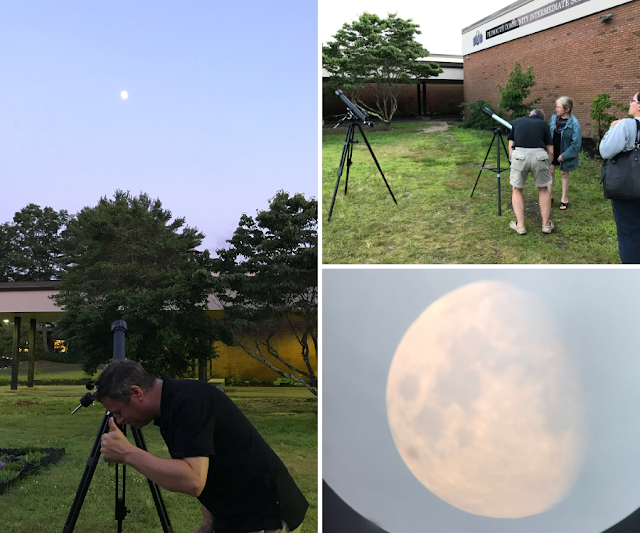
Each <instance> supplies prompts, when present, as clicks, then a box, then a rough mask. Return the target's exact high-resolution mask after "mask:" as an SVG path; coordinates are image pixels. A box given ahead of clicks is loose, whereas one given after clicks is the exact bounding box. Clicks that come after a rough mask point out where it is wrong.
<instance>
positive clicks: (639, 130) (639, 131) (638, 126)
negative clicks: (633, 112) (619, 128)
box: [633, 118, 640, 147]
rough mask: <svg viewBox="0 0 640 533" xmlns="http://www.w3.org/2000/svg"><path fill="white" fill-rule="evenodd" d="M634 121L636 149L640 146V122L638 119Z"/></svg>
mask: <svg viewBox="0 0 640 533" xmlns="http://www.w3.org/2000/svg"><path fill="white" fill-rule="evenodd" d="M633 121H634V122H635V123H636V147H637V146H638V144H640V140H638V134H640V121H639V120H638V119H637V118H634V119H633Z"/></svg>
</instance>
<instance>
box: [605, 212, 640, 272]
mask: <svg viewBox="0 0 640 533" xmlns="http://www.w3.org/2000/svg"><path fill="white" fill-rule="evenodd" d="M611 207H612V208H613V218H614V219H615V221H616V226H617V228H618V251H619V252H620V261H622V263H626V264H631V263H632V264H638V263H640V200H611Z"/></svg>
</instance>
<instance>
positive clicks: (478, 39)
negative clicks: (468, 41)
mask: <svg viewBox="0 0 640 533" xmlns="http://www.w3.org/2000/svg"><path fill="white" fill-rule="evenodd" d="M480 44H482V34H481V33H480V30H478V31H477V32H476V35H475V37H474V38H473V46H477V45H480Z"/></svg>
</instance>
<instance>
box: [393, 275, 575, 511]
mask: <svg viewBox="0 0 640 533" xmlns="http://www.w3.org/2000/svg"><path fill="white" fill-rule="evenodd" d="M559 326H560V327H561V324H559ZM387 414H388V417H389V425H390V428H391V433H392V435H393V439H394V441H395V444H396V447H397V448H398V451H399V453H400V455H401V456H402V459H403V460H404V462H405V463H406V465H407V467H408V468H409V469H410V470H411V472H412V473H413V475H414V476H415V477H416V478H418V480H419V481H420V482H421V483H422V484H423V485H424V486H425V487H427V488H428V489H429V490H430V491H431V492H433V493H434V494H435V495H436V496H438V497H439V498H441V499H443V500H444V501H446V502H448V503H450V504H451V505H454V506H455V507H458V508H459V509H462V510H464V511H467V512H470V513H474V514H478V515H484V516H489V517H496V518H519V517H522V516H528V515H532V514H536V513H540V512H543V511H545V510H547V509H550V508H551V507H553V506H554V505H555V504H557V503H558V502H559V501H560V500H562V499H563V498H564V497H565V496H566V495H567V493H568V491H569V490H570V489H571V487H572V485H573V483H574V481H575V480H576V478H577V476H578V474H579V472H580V469H581V466H582V463H583V460H584V456H585V448H586V413H585V404H584V401H583V400H582V393H581V387H580V379H579V377H578V375H577V370H576V369H575V367H574V365H573V363H572V358H571V354H570V353H569V351H568V350H567V349H566V347H564V345H563V343H562V339H561V336H560V334H559V331H558V330H557V329H556V327H555V326H554V323H553V322H552V320H551V318H550V317H549V313H548V312H547V311H546V310H545V309H544V307H543V306H542V304H541V303H540V302H539V301H538V299H537V298H536V297H535V296H534V295H533V294H531V293H529V292H526V291H523V290H521V289H519V288H516V287H515V286H513V285H511V284H509V283H503V282H497V281H480V282H476V283H471V284H469V285H465V286H463V287H461V288H459V289H456V290H454V291H452V292H450V293H448V294H446V295H445V296H443V297H442V298H440V299H439V300H437V301H436V302H434V303H433V304H432V305H430V306H429V307H428V308H427V309H426V310H425V311H424V312H423V313H422V314H421V315H420V316H419V317H418V319H417V320H416V321H415V322H414V323H413V324H412V325H411V327H410V328H409V329H408V330H407V332H406V333H405V335H404V337H403V338H402V340H401V342H400V344H399V345H398V348H397V350H396V353H395V355H394V358H393V362H392V363H391V368H390V371H389V378H388V382H387Z"/></svg>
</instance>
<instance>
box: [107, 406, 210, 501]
mask: <svg viewBox="0 0 640 533" xmlns="http://www.w3.org/2000/svg"><path fill="white" fill-rule="evenodd" d="M101 452H102V455H103V457H104V458H105V460H106V461H108V462H116V463H126V464H128V465H129V466H131V467H133V468H135V469H136V470H137V471H138V472H140V473H141V474H142V475H143V476H145V477H146V478H147V479H150V480H151V481H154V482H155V483H157V484H158V485H159V486H160V487H162V488H163V489H166V490H170V491H171V492H184V493H185V494H189V495H191V496H195V497H197V496H199V495H200V493H201V492H202V490H203V489H204V486H205V483H206V482H207V472H208V470H209V458H208V457H185V458H184V459H164V458H162V457H156V456H155V455H153V454H151V453H149V452H147V451H144V450H142V449H140V448H138V447H136V446H134V445H133V444H131V443H130V442H129V441H128V440H127V437H125V436H124V435H123V433H122V431H120V430H119V429H118V427H117V426H116V424H115V422H114V420H113V418H110V419H109V433H105V434H104V435H102V447H101Z"/></svg>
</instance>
